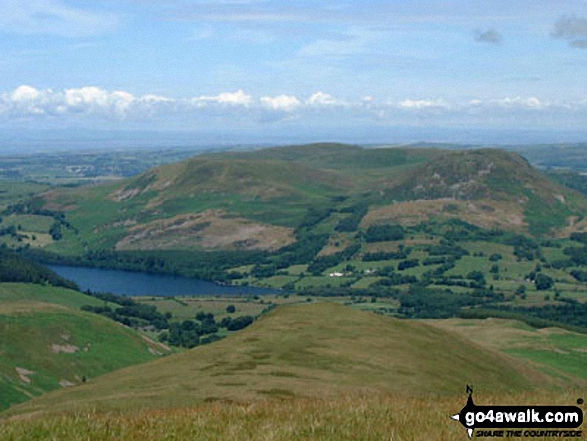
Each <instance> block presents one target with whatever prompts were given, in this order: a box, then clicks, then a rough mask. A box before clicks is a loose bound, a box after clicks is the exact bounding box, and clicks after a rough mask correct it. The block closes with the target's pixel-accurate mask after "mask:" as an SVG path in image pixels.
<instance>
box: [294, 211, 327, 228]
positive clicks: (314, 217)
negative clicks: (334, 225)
mask: <svg viewBox="0 0 587 441" xmlns="http://www.w3.org/2000/svg"><path fill="white" fill-rule="evenodd" d="M333 212H334V209H333V208H331V207H310V208H308V211H306V215H305V216H304V219H303V220H302V222H301V223H300V225H298V228H297V230H296V232H299V231H301V230H309V229H311V228H312V227H315V226H316V225H317V224H319V223H320V222H322V221H323V220H325V219H327V218H328V217H330V215H331V214H332V213H333Z"/></svg>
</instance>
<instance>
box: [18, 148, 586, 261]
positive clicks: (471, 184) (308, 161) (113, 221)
mask: <svg viewBox="0 0 587 441" xmlns="http://www.w3.org/2000/svg"><path fill="white" fill-rule="evenodd" d="M358 206H361V207H365V208H366V212H365V214H366V216H365V217H364V219H363V222H362V223H361V224H360V226H359V228H360V229H365V228H367V227H369V226H370V225H374V224H389V223H399V224H402V225H413V224H415V223H419V222H422V221H423V220H441V221H442V220H447V219H455V218H457V219H462V220H465V221H467V222H470V223H472V224H474V225H478V226H481V227H486V228H500V229H504V230H510V231H516V232H522V233H530V234H533V235H556V234H560V232H561V231H563V230H564V228H565V227H568V226H569V225H571V224H573V225H574V226H573V229H574V230H581V229H583V228H585V227H586V226H585V225H583V223H581V220H582V219H583V216H584V214H585V213H587V199H586V198H585V197H584V196H583V195H581V194H580V193H578V192H576V191H574V190H571V189H569V188H567V187H564V186H562V185H560V184H558V183H556V182H554V181H552V180H551V179H550V178H549V177H548V176H547V175H545V174H543V173H541V172H539V171H538V170H536V169H534V168H533V167H532V166H531V165H530V164H529V163H528V162H527V161H526V160H525V159H523V158H522V157H521V156H519V155H517V154H515V153H508V152H505V151H502V150H492V149H480V150H467V151H455V150H434V149H425V148H421V149H414V148H412V149H409V148H377V149H374V148H371V149H367V148H361V147H357V146H350V145H341V144H313V145H305V146H291V147H280V148H270V149H262V150H257V151H251V152H244V153H243V152H240V153H235V152H226V153H216V154H206V155H201V156H196V157H194V158H191V159H189V160H186V161H182V162H179V163H175V164H169V165H163V166H160V167H156V168H154V169H152V170H150V171H148V172H145V173H143V174H141V175H139V176H137V177H134V178H130V179H126V180H123V181H122V182H118V183H114V184H107V185H101V186H92V187H82V188H74V189H55V190H51V191H49V192H46V193H44V194H42V195H41V196H38V197H36V198H34V199H33V200H31V201H29V203H28V205H26V204H24V205H21V206H20V207H19V210H20V211H18V213H20V214H21V215H25V214H29V215H30V214H31V213H47V212H49V213H53V212H63V213H65V221H63V225H62V227H61V228H60V230H59V233H60V234H59V236H58V237H57V238H56V240H54V241H52V243H48V244H46V243H43V244H42V246H43V247H44V249H46V250H50V251H55V252H58V253H60V254H69V255H79V254H82V253H84V252H88V251H96V250H119V251H133V250H143V251H145V250H147V251H149V250H150V251H153V250H158V251H161V250H200V251H202V250H233V251H234V250H244V251H247V250H264V251H275V250H277V249H280V248H283V247H286V246H288V245H291V244H292V243H294V242H296V240H297V239H298V237H296V231H297V230H298V229H299V228H300V226H302V225H304V222H305V221H306V220H307V218H308V213H309V212H311V210H330V213H340V214H338V217H339V218H340V217H344V214H343V213H352V212H353V210H356V208H357V207H358ZM335 225H336V224H335V223H332V224H331V225H330V227H328V226H325V227H324V232H326V233H329V234H333V233H334V226H335ZM567 233H568V230H566V231H565V234H567ZM39 246H41V245H40V244H39Z"/></svg>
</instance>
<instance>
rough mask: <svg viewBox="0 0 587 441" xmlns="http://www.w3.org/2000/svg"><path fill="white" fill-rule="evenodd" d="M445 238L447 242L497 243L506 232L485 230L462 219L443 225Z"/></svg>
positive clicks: (495, 229) (496, 229)
mask: <svg viewBox="0 0 587 441" xmlns="http://www.w3.org/2000/svg"><path fill="white" fill-rule="evenodd" d="M443 228H444V232H443V236H444V238H445V239H446V240H448V241H450V242H453V241H468V242H475V241H488V242H492V241H495V240H496V239H497V238H499V237H501V236H503V235H504V234H505V232H504V231H503V230H500V229H498V228H492V229H484V228H481V227H478V226H477V225H473V224H470V223H468V222H465V221H463V220H460V219H449V220H448V221H446V222H445V223H444V225H443Z"/></svg>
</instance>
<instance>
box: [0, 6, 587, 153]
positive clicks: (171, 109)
mask: <svg viewBox="0 0 587 441" xmlns="http://www.w3.org/2000/svg"><path fill="white" fill-rule="evenodd" d="M0 5H1V6H2V11H3V14H2V16H0V129H1V130H2V132H3V134H2V135H1V136H0V150H9V149H11V148H12V149H15V148H16V149H19V148H21V147H22V148H24V149H25V150H26V149H28V148H37V149H43V148H53V147H55V145H59V143H60V142H63V143H64V145H65V144H67V143H70V144H71V145H90V144H92V143H93V144H96V143H103V144H104V146H107V144H108V143H109V142H112V143H115V144H116V143H118V144H120V143H122V144H125V143H127V144H129V145H130V144H133V143H134V144H135V145H143V144H144V145H147V144H149V142H151V143H157V142H163V141H164V140H166V139H168V142H169V143H171V144H173V143H174V142H175V144H182V143H183V142H185V143H186V144H189V143H194V142H196V141H198V142H200V143H218V142H220V143H222V142H227V143H228V142H231V143H235V142H243V143H253V142H286V141H287V140H292V141H294V142H297V141H310V140H340V141H352V142H365V143H366V142H386V141H387V142H413V141H419V140H424V141H447V142H460V143H506V144H507V143H516V142H517V143H540V142H579V141H587V130H585V128H584V126H585V124H584V122H585V117H586V116H587V86H586V84H585V81H584V78H585V76H586V72H585V70H586V69H585V68H586V65H587V64H586V62H587V58H586V57H587V10H586V9H585V2H584V1H578V0H564V1H559V2H552V1H545V0H533V1H529V0H519V1H516V2H511V1H505V0H491V1H489V0H472V1H469V2H462V1H457V0H452V1H444V2H440V1H424V0H409V1H405V0H402V1H400V0H392V1H381V0H370V1H361V2H359V1H324V2H320V3H319V4H316V3H315V2H310V1H305V0H302V1H292V2H287V3H284V2H279V1H276V0H192V1H189V0H168V1H165V2H155V1H151V0H121V1H117V2H113V1H107V0H102V1H96V2H92V3H91V5H90V4H88V3H87V2H81V1H79V0H70V1H65V0H30V1H27V2H21V1H17V0H0ZM45 139H48V140H50V142H44V141H45ZM158 140H159V141H158ZM173 140H175V141H173ZM180 140H181V141H180ZM100 145H102V144H100ZM15 146H16V147H15ZM51 146H53V147H51Z"/></svg>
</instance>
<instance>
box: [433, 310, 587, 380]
mask: <svg viewBox="0 0 587 441" xmlns="http://www.w3.org/2000/svg"><path fill="white" fill-rule="evenodd" d="M426 322H427V323H430V324H432V325H434V326H437V327H439V328H440V329H445V330H448V331H451V332H456V333H458V334H460V335H462V336H463V337H466V338H467V339H469V340H471V341H473V342H475V343H477V344H479V345H481V346H484V347H486V348H487V349H488V350H497V351H500V352H505V353H507V354H511V355H514V356H516V357H519V358H522V359H525V360H527V361H529V362H530V363H533V364H534V366H536V367H537V368H538V369H540V370H541V371H543V372H545V373H547V374H549V375H553V376H556V377H558V378H561V379H564V382H565V384H567V385H572V384H575V385H577V386H579V385H582V386H583V387H584V386H585V385H586V384H587V370H585V366H586V365H587V353H586V352H585V348H587V335H585V334H579V333H576V332H571V331H566V330H563V329H560V328H543V329H535V328H532V327H530V326H528V325H526V324H524V323H521V322H518V321H515V320H502V319H493V318H490V319H486V320H463V319H448V320H430V321H426Z"/></svg>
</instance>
